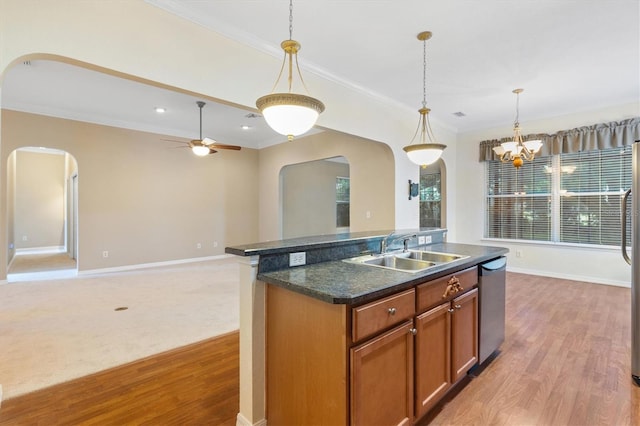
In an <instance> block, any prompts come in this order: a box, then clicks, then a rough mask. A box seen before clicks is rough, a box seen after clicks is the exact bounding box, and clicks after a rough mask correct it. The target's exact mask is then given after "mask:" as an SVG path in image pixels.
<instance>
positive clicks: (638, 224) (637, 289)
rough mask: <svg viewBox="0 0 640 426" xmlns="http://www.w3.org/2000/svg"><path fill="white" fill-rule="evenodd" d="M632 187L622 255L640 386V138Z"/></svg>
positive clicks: (624, 216)
mask: <svg viewBox="0 0 640 426" xmlns="http://www.w3.org/2000/svg"><path fill="white" fill-rule="evenodd" d="M632 158H633V160H632V163H633V164H632V170H633V177H632V180H631V189H630V190H628V191H627V192H626V193H625V195H624V197H623V199H622V209H621V210H622V213H621V222H622V257H624V259H625V260H626V261H627V263H628V264H630V265H631V377H632V378H633V381H634V382H635V383H636V385H638V386H640V306H638V304H640V140H637V141H635V143H634V144H633V149H632ZM631 194H635V195H634V196H632V198H631V208H632V209H631V257H629V255H628V254H627V242H626V237H627V236H626V223H627V220H626V219H627V201H628V199H629V195H631Z"/></svg>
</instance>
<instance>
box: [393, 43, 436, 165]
mask: <svg viewBox="0 0 640 426" xmlns="http://www.w3.org/2000/svg"><path fill="white" fill-rule="evenodd" d="M431 35H432V33H431V31H423V32H421V33H420V34H418V40H420V41H422V51H423V59H422V108H420V109H419V110H418V112H419V113H420V120H419V121H418V128H417V129H416V133H415V134H414V135H413V139H411V142H410V143H409V145H407V146H405V147H404V148H402V149H403V150H404V151H405V152H406V153H407V157H409V160H411V161H412V162H413V163H415V164H417V165H419V166H422V167H426V166H427V165H428V164H431V163H435V162H436V161H437V160H438V158H440V156H441V155H442V151H443V150H444V149H445V148H446V147H447V146H446V145H443V144H440V143H435V142H433V141H434V140H435V137H434V136H433V131H432V130H431V124H430V123H429V112H430V111H431V110H430V109H429V108H427V40H429V39H430V38H431ZM418 133H420V141H419V143H416V144H414V143H413V141H415V139H416V136H417V135H418Z"/></svg>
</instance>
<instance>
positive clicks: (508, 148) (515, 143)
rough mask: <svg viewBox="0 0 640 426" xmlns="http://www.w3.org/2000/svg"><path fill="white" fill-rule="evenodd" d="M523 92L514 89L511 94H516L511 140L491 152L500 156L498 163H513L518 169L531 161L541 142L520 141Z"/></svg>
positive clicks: (522, 90)
mask: <svg viewBox="0 0 640 426" xmlns="http://www.w3.org/2000/svg"><path fill="white" fill-rule="evenodd" d="M522 92H524V89H514V90H513V93H515V94H516V119H515V122H514V123H513V140H512V141H509V142H502V143H501V144H500V145H498V146H496V147H494V148H493V151H494V152H495V153H496V154H497V155H499V156H500V161H502V162H503V163H507V162H509V161H511V162H513V166H514V167H515V168H519V167H520V166H522V164H524V160H527V161H533V159H534V158H535V156H536V153H537V152H538V151H540V148H542V141H541V140H538V139H537V140H529V141H524V140H522V133H521V129H520V122H519V118H520V93H522Z"/></svg>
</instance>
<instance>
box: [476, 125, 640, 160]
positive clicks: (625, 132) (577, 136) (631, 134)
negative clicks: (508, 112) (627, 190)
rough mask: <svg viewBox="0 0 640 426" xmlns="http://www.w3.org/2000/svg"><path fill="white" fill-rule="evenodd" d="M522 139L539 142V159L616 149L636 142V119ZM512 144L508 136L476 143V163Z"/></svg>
mask: <svg viewBox="0 0 640 426" xmlns="http://www.w3.org/2000/svg"><path fill="white" fill-rule="evenodd" d="M523 139H524V140H525V141H527V140H532V139H540V140H541V141H542V148H541V150H540V152H539V153H538V154H536V156H539V157H544V156H549V155H558V154H568V153H576V152H581V151H592V150H602V149H609V148H620V147H623V146H625V145H631V144H632V143H633V142H634V141H637V140H639V139H640V117H634V118H630V119H627V120H622V121H612V122H610V123H601V124H593V125H591V126H583V127H577V128H575V129H571V130H561V131H559V132H557V133H554V134H544V133H540V134H531V135H526V136H523ZM512 140H513V136H509V137H506V138H502V139H491V140H486V141H482V142H480V161H492V160H499V159H500V157H499V156H497V155H496V154H495V152H493V147H495V146H498V145H500V144H501V143H502V142H508V141H512Z"/></svg>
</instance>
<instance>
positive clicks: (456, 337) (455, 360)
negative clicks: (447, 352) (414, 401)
mask: <svg viewBox="0 0 640 426" xmlns="http://www.w3.org/2000/svg"><path fill="white" fill-rule="evenodd" d="M451 305H452V307H453V313H452V314H451V367H452V368H451V378H452V380H453V383H455V382H457V381H458V380H460V379H461V378H462V377H464V376H465V375H466V374H467V371H469V369H470V368H471V367H473V366H474V365H475V364H476V363H477V362H478V289H473V290H471V291H469V292H467V293H465V294H463V295H462V296H459V297H456V298H455V299H453V301H452V302H451Z"/></svg>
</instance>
